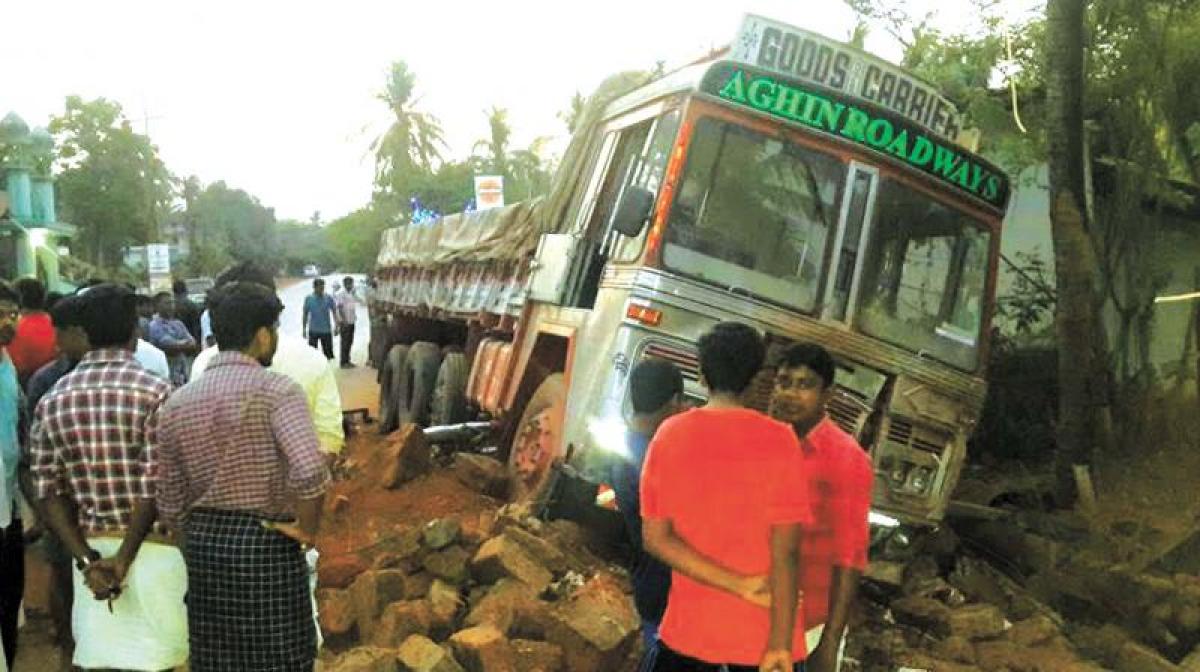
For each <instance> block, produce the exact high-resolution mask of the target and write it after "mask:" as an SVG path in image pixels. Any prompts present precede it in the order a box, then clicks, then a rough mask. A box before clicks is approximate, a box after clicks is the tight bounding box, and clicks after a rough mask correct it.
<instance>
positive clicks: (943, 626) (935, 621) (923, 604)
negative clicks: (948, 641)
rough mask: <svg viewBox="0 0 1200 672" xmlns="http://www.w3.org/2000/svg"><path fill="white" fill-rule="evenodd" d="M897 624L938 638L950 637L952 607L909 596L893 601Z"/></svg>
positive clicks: (929, 599) (916, 596)
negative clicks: (915, 628)
mask: <svg viewBox="0 0 1200 672" xmlns="http://www.w3.org/2000/svg"><path fill="white" fill-rule="evenodd" d="M891 607H892V615H893V616H895V617H896V622H897V623H904V624H905V625H911V626H914V627H917V628H920V629H922V630H926V631H928V632H930V633H932V634H934V635H936V636H938V637H947V636H949V635H950V607H947V606H946V605H944V604H942V603H941V602H938V601H937V600H935V599H933V598H930V597H921V596H919V595H909V596H907V597H902V598H900V599H898V600H893V601H892V605H891Z"/></svg>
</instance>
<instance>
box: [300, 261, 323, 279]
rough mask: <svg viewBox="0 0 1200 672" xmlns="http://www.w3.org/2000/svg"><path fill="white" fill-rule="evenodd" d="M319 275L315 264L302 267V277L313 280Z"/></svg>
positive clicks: (319, 270) (319, 272)
mask: <svg viewBox="0 0 1200 672" xmlns="http://www.w3.org/2000/svg"><path fill="white" fill-rule="evenodd" d="M320 275H321V269H320V268H318V267H317V265H316V264H309V265H307V266H305V267H304V277H306V278H315V277H318V276H320Z"/></svg>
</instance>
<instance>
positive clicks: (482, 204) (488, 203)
mask: <svg viewBox="0 0 1200 672" xmlns="http://www.w3.org/2000/svg"><path fill="white" fill-rule="evenodd" d="M500 207H504V176H503V175H476V176H475V209H476V210H487V209H489V208H500Z"/></svg>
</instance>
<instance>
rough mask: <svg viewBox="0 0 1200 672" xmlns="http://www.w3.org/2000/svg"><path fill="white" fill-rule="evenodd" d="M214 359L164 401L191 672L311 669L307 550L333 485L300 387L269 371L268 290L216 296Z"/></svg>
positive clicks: (166, 469)
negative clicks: (184, 570) (185, 579)
mask: <svg viewBox="0 0 1200 672" xmlns="http://www.w3.org/2000/svg"><path fill="white" fill-rule="evenodd" d="M212 306H213V307H212V311H213V313H212V324H213V333H214V334H215V336H216V339H217V347H218V348H219V353H218V354H217V355H216V356H215V357H214V358H213V359H212V360H211V361H210V362H209V364H208V366H207V367H206V368H205V370H204V373H203V374H202V375H201V376H200V377H199V378H197V379H196V380H193V381H192V382H190V383H189V384H187V385H185V386H184V387H183V388H181V389H180V390H178V391H177V392H176V393H175V395H174V396H173V397H172V398H171V399H170V400H168V401H167V403H166V404H165V405H164V406H163V411H162V427H161V430H160V435H159V459H160V464H161V480H160V482H159V490H158V507H159V511H160V512H161V514H162V517H163V520H164V521H166V522H167V524H168V525H170V526H171V527H172V529H176V530H178V532H179V534H180V536H181V537H182V538H183V539H184V540H185V542H184V544H183V547H184V559H185V561H186V562H187V569H188V603H187V610H188V631H189V636H190V641H191V651H192V659H191V663H190V666H191V669H192V670H193V672H209V671H213V672H215V671H218V670H265V669H278V670H310V669H312V665H313V660H314V659H315V657H316V648H317V641H316V635H317V633H316V626H315V624H314V623H313V612H312V604H311V602H310V598H309V588H308V576H307V574H308V566H307V564H306V563H305V557H304V555H305V552H306V551H307V550H308V548H310V547H311V546H312V544H313V541H314V538H315V536H316V532H317V524H318V520H319V518H320V512H321V504H322V501H323V498H324V493H325V489H326V487H327V486H328V484H329V470H328V469H327V468H326V466H325V460H324V459H323V458H322V456H321V453H320V450H319V444H318V441H317V432H316V429H315V427H314V425H313V420H312V416H311V415H310V414H309V411H308V407H307V405H306V403H305V396H304V392H303V390H302V389H301V388H300V386H299V385H298V384H296V383H295V382H293V381H292V380H290V379H288V378H286V377H284V376H282V375H279V374H277V373H272V372H270V371H268V370H267V368H266V367H268V366H270V364H271V359H272V357H273V356H274V354H275V349H276V345H277V343H278V326H279V314H280V312H282V310H283V304H282V303H280V301H279V299H278V298H277V297H276V296H275V294H274V293H273V292H272V291H271V290H270V289H268V288H266V287H263V286H262V285H258V284H254V283H249V282H235V283H232V284H228V285H225V286H223V287H221V288H220V289H218V290H216V293H215V296H214V298H213V301H212Z"/></svg>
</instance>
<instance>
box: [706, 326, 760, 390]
mask: <svg viewBox="0 0 1200 672" xmlns="http://www.w3.org/2000/svg"><path fill="white" fill-rule="evenodd" d="M699 346H700V372H701V373H703V374H704V380H705V381H706V382H707V383H708V387H709V389H711V390H712V391H713V392H731V393H733V394H741V393H742V392H745V391H746V388H747V387H749V386H750V381H752V380H754V376H755V375H756V374H757V373H758V371H759V369H761V368H762V365H763V358H764V357H765V356H766V346H765V345H764V344H763V339H762V337H761V336H759V335H758V332H757V331H755V330H754V328H753V327H751V326H750V325H748V324H742V323H741V322H721V323H720V324H718V325H717V326H715V327H713V328H712V330H710V331H709V332H708V333H706V334H704V335H703V336H701V337H700V342H699Z"/></svg>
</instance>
